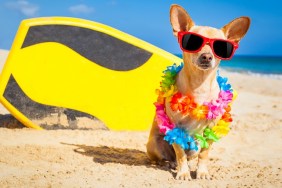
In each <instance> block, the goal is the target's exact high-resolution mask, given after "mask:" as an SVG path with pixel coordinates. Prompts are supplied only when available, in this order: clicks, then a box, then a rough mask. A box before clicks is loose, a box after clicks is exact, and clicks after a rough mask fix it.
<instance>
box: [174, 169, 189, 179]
mask: <svg viewBox="0 0 282 188" xmlns="http://www.w3.org/2000/svg"><path fill="white" fill-rule="evenodd" d="M175 179H177V180H191V179H192V178H191V175H190V172H189V171H187V172H183V171H180V172H177V175H176V177H175Z"/></svg>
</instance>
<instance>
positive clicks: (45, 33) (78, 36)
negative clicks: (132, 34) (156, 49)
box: [21, 25, 152, 71]
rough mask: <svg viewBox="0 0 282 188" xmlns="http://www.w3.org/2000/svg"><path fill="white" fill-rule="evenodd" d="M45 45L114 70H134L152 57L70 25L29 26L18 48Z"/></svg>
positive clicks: (107, 36) (118, 42)
mask: <svg viewBox="0 0 282 188" xmlns="http://www.w3.org/2000/svg"><path fill="white" fill-rule="evenodd" d="M44 42H57V43H60V44H63V45H65V46H67V47H69V48H71V49H72V50H74V51H76V52H77V53H79V54H80V55H82V56H84V57H85V58H87V59H88V60H90V61H92V62H94V63H97V64H98V65H100V66H103V67H105V68H108V69H111V70H117V71H129V70H133V69H136V68H138V67H140V66H142V65H143V64H144V63H146V62H147V61H148V60H149V58H150V57H151V56H152V53H150V52H148V51H146V50H144V49H141V48H139V47H136V46H134V45H132V44H129V43H127V42H124V41H122V40H119V39H117V38H115V37H112V36H110V35H107V34H105V33H101V32H98V31H95V30H91V29H88V28H83V27H77V26H69V25H41V26H32V27H30V28H29V30H28V32H27V35H26V38H25V40H24V42H23V44H22V47H21V48H26V47H28V46H31V45H35V44H39V43H44ZM46 53H48V52H46ZM62 55H65V54H62Z"/></svg>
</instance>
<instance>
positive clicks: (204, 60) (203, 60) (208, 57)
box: [200, 53, 213, 63]
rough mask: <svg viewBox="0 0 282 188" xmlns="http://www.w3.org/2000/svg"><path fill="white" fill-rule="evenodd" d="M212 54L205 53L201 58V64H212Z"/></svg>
mask: <svg viewBox="0 0 282 188" xmlns="http://www.w3.org/2000/svg"><path fill="white" fill-rule="evenodd" d="M212 58H213V57H212V54H211V53H203V54H202V55H201V56H200V61H201V63H210V62H211V61H212Z"/></svg>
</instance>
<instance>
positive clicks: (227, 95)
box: [218, 90, 233, 108]
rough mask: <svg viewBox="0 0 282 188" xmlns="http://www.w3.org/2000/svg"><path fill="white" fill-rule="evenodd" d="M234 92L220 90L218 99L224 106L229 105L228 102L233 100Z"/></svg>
mask: <svg viewBox="0 0 282 188" xmlns="http://www.w3.org/2000/svg"><path fill="white" fill-rule="evenodd" d="M232 98H233V93H232V92H231V91H229V90H228V91H220V92H219V97H218V100H219V101H220V103H223V106H224V108H226V107H227V105H228V103H230V102H231V101H232Z"/></svg>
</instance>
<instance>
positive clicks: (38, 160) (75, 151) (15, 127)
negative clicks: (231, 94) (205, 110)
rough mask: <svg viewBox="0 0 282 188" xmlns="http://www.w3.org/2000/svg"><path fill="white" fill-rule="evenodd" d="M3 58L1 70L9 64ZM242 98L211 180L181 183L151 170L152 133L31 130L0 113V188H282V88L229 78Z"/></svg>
mask: <svg viewBox="0 0 282 188" xmlns="http://www.w3.org/2000/svg"><path fill="white" fill-rule="evenodd" d="M7 53H8V52H7V51H3V50H1V51H0V68H2V65H3V62H4V60H5V58H6V56H7ZM222 74H223V75H225V76H228V77H229V78H230V80H231V83H232V84H233V87H234V88H236V89H237V90H238V92H239V96H238V98H237V101H236V102H235V103H234V107H233V114H234V122H233V125H232V130H231V132H230V134H229V135H228V136H226V137H224V138H223V139H221V140H220V141H219V142H218V143H215V144H214V146H213V148H212V150H211V153H210V160H209V163H210V166H209V170H210V174H211V176H212V180H197V179H195V172H194V169H193V171H192V177H193V180H192V181H180V180H175V179H174V177H175V172H174V171H171V170H170V169H169V168H167V167H161V166H156V165H154V164H151V162H150V161H149V160H148V158H147V156H146V147H145V145H146V142H147V139H148V134H149V132H148V131H145V132H127V131H124V132H114V131H107V130H100V129H97V130H94V129H90V130H69V129H59V130H43V131H36V130H34V129H30V128H25V127H23V126H21V124H20V123H19V122H17V120H15V119H14V118H13V117H12V116H11V115H9V113H8V112H7V110H5V109H4V107H2V106H0V114H1V115H0V127H1V128H0V153H1V154H0V187H282V171H281V168H282V147H281V142H282V115H281V112H282V80H275V79H271V78H262V77H256V76H250V75H244V74H238V73H230V72H225V71H223V73H222Z"/></svg>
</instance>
